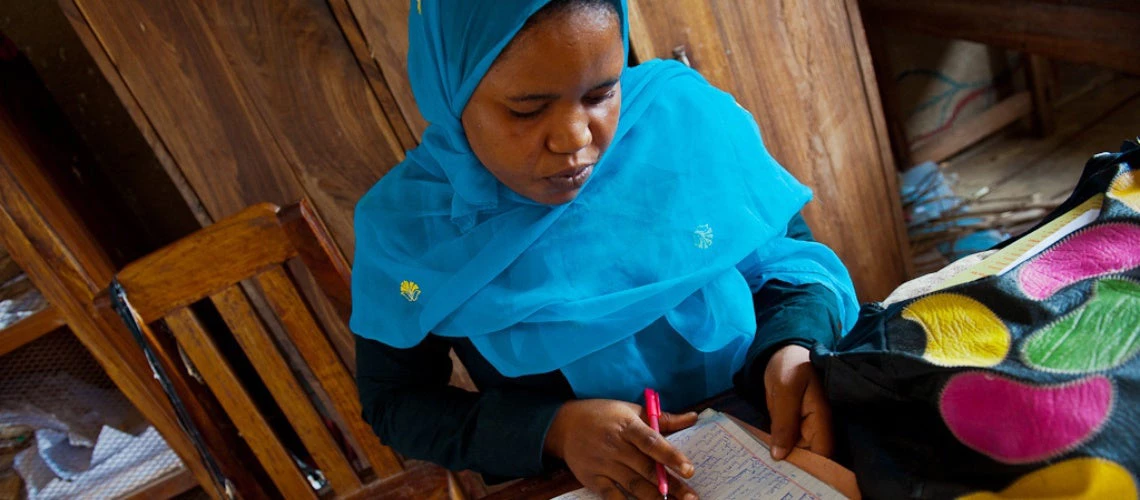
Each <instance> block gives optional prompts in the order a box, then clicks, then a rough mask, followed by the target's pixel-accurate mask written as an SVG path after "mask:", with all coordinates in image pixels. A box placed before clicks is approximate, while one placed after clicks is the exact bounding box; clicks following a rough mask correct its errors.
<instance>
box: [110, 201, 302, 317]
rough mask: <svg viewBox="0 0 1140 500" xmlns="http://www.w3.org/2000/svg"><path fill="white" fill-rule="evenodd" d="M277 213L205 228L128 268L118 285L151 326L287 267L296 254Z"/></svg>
mask: <svg viewBox="0 0 1140 500" xmlns="http://www.w3.org/2000/svg"><path fill="white" fill-rule="evenodd" d="M277 210H278V208H277V207H276V206H275V205H270V204H268V203H262V204H260V205H254V206H252V207H249V208H247V209H245V210H242V211H241V212H239V213H237V214H234V215H233V216H232V217H227V218H225V219H222V220H220V221H218V222H217V223H215V224H214V225H212V226H208V227H205V228H202V229H201V230H199V231H197V232H195V233H194V234H192V235H190V236H187V237H186V238H183V239H181V240H178V241H176V242H174V243H172V244H170V245H168V246H166V247H164V248H162V249H159V250H158V251H156V252H154V253H152V254H150V255H148V256H146V257H143V258H142V259H139V260H137V261H135V262H134V263H132V264H131V265H129V266H127V267H125V268H124V269H123V270H122V271H121V272H120V273H119V274H118V276H117V277H118V279H119V283H122V285H123V287H124V288H126V289H127V291H128V292H129V293H130V296H131V302H132V303H133V304H136V306H135V308H136V309H137V310H138V313H139V316H141V317H142V319H143V321H145V322H147V323H149V322H152V321H155V320H156V319H158V318H159V317H160V316H163V315H164V314H166V312H167V311H169V310H171V309H175V308H178V307H185V306H187V305H190V304H192V303H194V302H197V301H198V300H201V299H202V298H204V297H205V296H207V295H209V294H212V293H216V292H217V291H218V290H221V289H222V288H224V287H226V286H228V285H231V284H233V283H236V282H238V281H241V280H243V279H245V278H247V277H249V276H250V275H252V274H254V273H256V272H257V271H259V270H260V269H262V268H264V267H266V266H267V265H273V264H279V263H281V262H284V261H285V260H286V259H289V258H290V257H292V256H294V255H295V254H296V250H294V249H293V245H292V244H291V243H290V242H289V239H288V237H286V235H285V233H284V232H283V231H282V230H281V227H280V226H279V225H278V223H277ZM203 264H205V265H203Z"/></svg>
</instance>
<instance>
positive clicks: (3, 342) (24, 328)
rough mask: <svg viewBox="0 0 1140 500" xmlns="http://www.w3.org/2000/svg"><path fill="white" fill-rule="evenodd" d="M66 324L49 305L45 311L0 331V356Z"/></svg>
mask: <svg viewBox="0 0 1140 500" xmlns="http://www.w3.org/2000/svg"><path fill="white" fill-rule="evenodd" d="M66 324H67V322H66V321H64V319H63V316H60V314H59V311H58V310H56V309H55V308H54V307H52V306H50V305H49V306H48V307H47V308H46V309H43V310H41V311H39V312H37V313H35V314H33V315H31V316H28V317H27V318H24V319H22V320H20V321H17V322H16V323H15V324H12V325H8V327H7V328H4V329H0V356H3V355H5V354H8V353H10V352H12V351H15V350H16V349H19V348H21V347H23V346H24V345H26V344H27V343H29V342H31V341H33V340H36V339H38V338H40V337H43V336H44V335H47V334H49V333H51V332H53V331H55V330H56V329H57V328H59V327H61V326H64V325H66Z"/></svg>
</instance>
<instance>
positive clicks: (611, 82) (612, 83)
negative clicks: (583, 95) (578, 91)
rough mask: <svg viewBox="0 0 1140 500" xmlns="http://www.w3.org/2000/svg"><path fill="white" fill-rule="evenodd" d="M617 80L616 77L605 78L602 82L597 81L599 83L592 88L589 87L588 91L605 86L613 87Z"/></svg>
mask: <svg viewBox="0 0 1140 500" xmlns="http://www.w3.org/2000/svg"><path fill="white" fill-rule="evenodd" d="M617 82H618V79H617V78H610V79H609V80H606V81H604V82H602V83H599V84H597V85H595V86H594V88H592V89H590V91H591V92H592V91H595V90H601V89H604V88H606V87H613V86H614V85H617Z"/></svg>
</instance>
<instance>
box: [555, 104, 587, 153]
mask: <svg viewBox="0 0 1140 500" xmlns="http://www.w3.org/2000/svg"><path fill="white" fill-rule="evenodd" d="M593 140H594V136H593V134H592V133H591V132H590V116H589V114H588V113H586V110H585V109H583V108H582V107H581V106H576V107H575V109H574V110H573V111H572V112H571V113H569V114H568V115H567V116H566V117H565V119H563V120H561V121H560V122H559V124H558V125H557V126H556V127H555V129H554V130H553V131H551V133H550V135H549V136H547V138H546V147H547V149H549V150H550V152H552V153H557V154H572V153H576V152H578V151H580V150H581V149H582V148H585V147H586V146H589V145H590V142H591V141H593Z"/></svg>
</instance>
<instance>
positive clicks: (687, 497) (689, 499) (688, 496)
mask: <svg viewBox="0 0 1140 500" xmlns="http://www.w3.org/2000/svg"><path fill="white" fill-rule="evenodd" d="M685 500H697V496H696V495H694V494H692V493H685Z"/></svg>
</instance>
